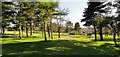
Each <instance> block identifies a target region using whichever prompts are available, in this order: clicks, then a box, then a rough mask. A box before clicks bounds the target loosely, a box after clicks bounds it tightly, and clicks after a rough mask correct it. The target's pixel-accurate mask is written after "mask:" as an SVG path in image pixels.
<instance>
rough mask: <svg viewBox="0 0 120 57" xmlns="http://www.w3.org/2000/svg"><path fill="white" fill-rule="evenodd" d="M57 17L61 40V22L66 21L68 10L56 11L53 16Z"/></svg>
mask: <svg viewBox="0 0 120 57" xmlns="http://www.w3.org/2000/svg"><path fill="white" fill-rule="evenodd" d="M53 15H55V16H56V17H55V19H57V23H58V38H60V30H61V22H63V21H66V20H64V17H65V16H66V15H68V9H63V10H62V9H60V8H58V10H56V12H55V13H54V14H53Z"/></svg>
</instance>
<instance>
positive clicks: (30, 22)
mask: <svg viewBox="0 0 120 57" xmlns="http://www.w3.org/2000/svg"><path fill="white" fill-rule="evenodd" d="M30 35H32V21H30Z"/></svg>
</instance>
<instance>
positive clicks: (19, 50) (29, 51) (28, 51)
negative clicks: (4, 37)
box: [2, 40, 118, 55]
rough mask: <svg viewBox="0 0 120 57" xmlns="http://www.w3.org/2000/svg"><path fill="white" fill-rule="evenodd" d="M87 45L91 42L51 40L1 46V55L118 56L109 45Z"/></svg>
mask: <svg viewBox="0 0 120 57" xmlns="http://www.w3.org/2000/svg"><path fill="white" fill-rule="evenodd" d="M76 43H77V45H76ZM89 43H92V42H86V43H85V42H80V41H73V40H52V41H47V42H45V41H39V42H25V43H14V44H3V45H2V47H3V48H2V52H3V55H118V52H116V51H117V50H115V49H111V47H107V46H111V45H108V44H105V46H104V45H102V46H99V47H96V46H87V44H89Z"/></svg>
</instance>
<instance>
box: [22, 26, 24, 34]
mask: <svg viewBox="0 0 120 57" xmlns="http://www.w3.org/2000/svg"><path fill="white" fill-rule="evenodd" d="M23 31H24V30H23V27H22V35H23Z"/></svg>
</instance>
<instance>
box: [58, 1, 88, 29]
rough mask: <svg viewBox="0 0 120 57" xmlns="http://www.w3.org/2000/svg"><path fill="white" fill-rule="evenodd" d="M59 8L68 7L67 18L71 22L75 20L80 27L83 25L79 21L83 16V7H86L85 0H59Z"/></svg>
mask: <svg viewBox="0 0 120 57" xmlns="http://www.w3.org/2000/svg"><path fill="white" fill-rule="evenodd" d="M59 7H60V8H62V9H63V8H68V9H69V12H68V13H69V14H68V16H67V19H68V20H70V21H71V22H72V23H73V24H75V23H76V22H79V23H80V27H83V28H84V26H83V24H84V22H80V20H81V19H82V18H84V17H83V12H84V9H85V8H87V0H60V4H59Z"/></svg>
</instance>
